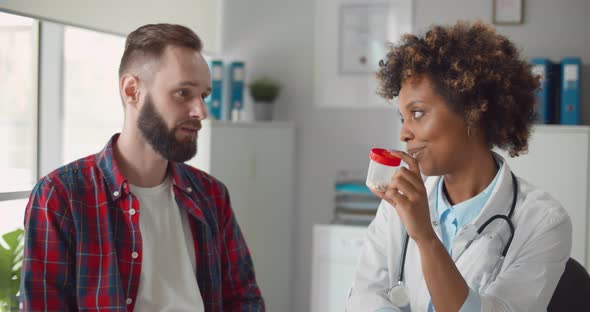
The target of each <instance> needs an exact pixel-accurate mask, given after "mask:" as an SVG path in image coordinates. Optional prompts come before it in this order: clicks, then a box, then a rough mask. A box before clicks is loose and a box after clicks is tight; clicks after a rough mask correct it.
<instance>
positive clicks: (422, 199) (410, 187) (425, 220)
mask: <svg viewBox="0 0 590 312" xmlns="http://www.w3.org/2000/svg"><path fill="white" fill-rule="evenodd" d="M390 152H391V153H392V154H393V155H395V156H397V157H399V158H401V160H403V161H404V162H405V163H406V164H408V166H409V169H408V168H404V167H400V169H399V170H398V171H397V172H395V174H394V175H393V177H392V179H391V183H390V184H389V187H388V188H387V190H385V191H384V192H380V191H377V190H375V189H371V191H372V192H373V193H374V194H375V195H377V196H378V197H380V198H381V199H383V200H385V201H387V202H388V203H390V204H391V205H392V206H393V207H395V210H396V211H397V214H398V215H399V217H400V219H401V221H402V222H403V223H404V226H405V227H406V230H407V231H408V235H409V236H410V237H411V238H412V239H413V240H414V241H415V242H416V244H420V242H426V241H429V240H432V239H437V236H436V233H435V232H434V229H433V228H432V225H431V224H430V210H429V209H428V195H427V194H426V187H425V186H424V182H423V181H422V177H421V175H420V167H419V166H418V162H417V161H416V160H415V159H414V158H413V157H412V156H410V155H408V154H406V153H405V152H402V151H390Z"/></svg>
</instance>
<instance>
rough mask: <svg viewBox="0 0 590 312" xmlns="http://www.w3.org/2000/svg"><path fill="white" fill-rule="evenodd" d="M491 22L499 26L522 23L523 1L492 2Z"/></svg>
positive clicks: (495, 0) (501, 0) (500, 0)
mask: <svg viewBox="0 0 590 312" xmlns="http://www.w3.org/2000/svg"><path fill="white" fill-rule="evenodd" d="M492 3H493V5H492V21H493V23H494V24H499V25H516V24H522V23H523V16H524V0H492Z"/></svg>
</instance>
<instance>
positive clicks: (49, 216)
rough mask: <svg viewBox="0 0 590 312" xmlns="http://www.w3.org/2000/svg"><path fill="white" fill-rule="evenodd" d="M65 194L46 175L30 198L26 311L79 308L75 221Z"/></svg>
mask: <svg viewBox="0 0 590 312" xmlns="http://www.w3.org/2000/svg"><path fill="white" fill-rule="evenodd" d="M63 194H64V193H63V192H62V191H60V190H59V189H58V188H57V187H56V186H55V185H54V183H53V182H52V181H51V180H50V179H49V178H47V177H46V178H43V179H42V180H40V181H39V182H38V183H37V185H36V186H35V188H34V189H33V191H32V193H31V196H30V198H29V202H28V204H27V207H26V210H25V224H24V225H25V246H24V258H23V264H22V275H21V286H20V300H21V309H22V310H23V311H72V310H76V299H75V278H74V272H75V271H74V267H75V254H74V252H75V250H74V242H73V240H74V236H73V232H74V231H73V222H72V218H71V214H70V212H69V209H68V205H67V199H66V197H65V196H63Z"/></svg>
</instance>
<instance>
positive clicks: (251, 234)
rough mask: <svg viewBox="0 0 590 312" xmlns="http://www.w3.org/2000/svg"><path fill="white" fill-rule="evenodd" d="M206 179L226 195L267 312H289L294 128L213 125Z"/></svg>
mask: <svg viewBox="0 0 590 312" xmlns="http://www.w3.org/2000/svg"><path fill="white" fill-rule="evenodd" d="M210 162H211V174H212V175H213V176H215V177H217V178H218V179H220V180H221V181H223V182H224V183H225V184H226V185H227V187H228V190H229V193H230V197H231V200H232V206H233V208H234V211H235V215H236V218H237V220H238V222H239V224H240V227H241V228H242V231H243V233H244V237H245V238H246V241H247V243H248V247H249V248H250V251H251V253H252V258H253V260H254V266H255V269H256V277H257V280H258V284H259V286H260V288H261V290H262V293H263V296H264V298H265V300H266V304H267V309H268V310H269V311H289V309H290V298H291V291H290V290H291V287H290V281H291V278H290V271H291V250H292V243H291V241H292V239H291V237H292V235H291V234H292V233H291V232H292V231H291V228H292V226H291V220H292V217H291V213H292V209H291V207H292V188H293V183H292V181H293V128H292V127H291V126H284V127H283V126H270V125H266V126H264V125H260V126H256V125H244V126H242V127H240V126H239V125H232V126H225V127H224V126H219V127H216V126H215V125H214V127H213V129H212V136H211V159H210Z"/></svg>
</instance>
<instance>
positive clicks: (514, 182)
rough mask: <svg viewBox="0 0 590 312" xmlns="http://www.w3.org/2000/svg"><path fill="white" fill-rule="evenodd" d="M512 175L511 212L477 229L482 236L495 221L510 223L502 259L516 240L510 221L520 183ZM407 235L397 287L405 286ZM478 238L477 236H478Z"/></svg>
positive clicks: (495, 216)
mask: <svg viewBox="0 0 590 312" xmlns="http://www.w3.org/2000/svg"><path fill="white" fill-rule="evenodd" d="M511 175H512V188H513V194H512V206H511V207H510V211H509V212H508V215H507V216H505V215H494V216H492V217H491V218H489V219H488V220H487V221H486V222H484V223H483V224H482V225H481V226H480V227H479V229H477V235H480V234H481V233H482V232H483V230H484V229H485V228H486V227H487V226H488V225H490V223H492V222H493V221H494V220H498V219H502V220H504V221H506V222H507V223H508V226H509V227H510V239H508V243H506V246H505V247H504V249H503V250H502V258H504V257H506V254H507V253H508V248H510V244H512V239H513V238H514V224H513V223H512V221H511V220H510V219H511V218H512V214H513V213H514V208H515V207H516V198H517V194H518V183H517V180H516V176H515V175H514V173H511ZM405 232H406V235H405V237H404V247H403V249H402V256H401V259H400V266H399V267H400V270H399V274H398V277H397V285H403V284H404V269H405V264H406V254H407V252H408V242H409V241H410V235H409V234H408V231H405ZM476 238H477V236H476ZM474 240H475V238H474V239H472V240H471V241H470V242H469V243H468V244H467V245H466V246H465V249H467V248H469V245H471V242H473V241H474Z"/></svg>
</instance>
